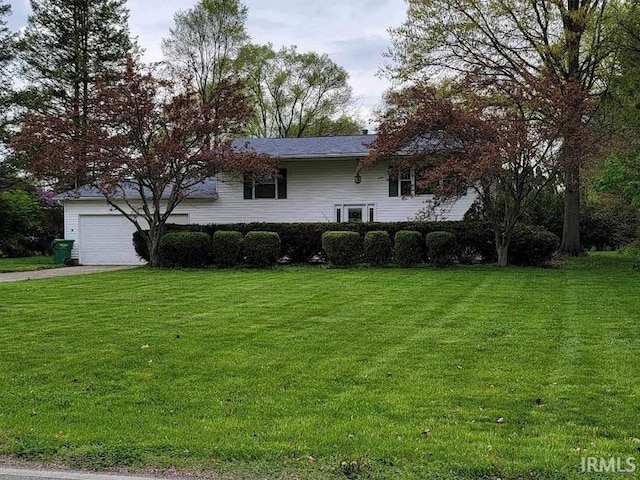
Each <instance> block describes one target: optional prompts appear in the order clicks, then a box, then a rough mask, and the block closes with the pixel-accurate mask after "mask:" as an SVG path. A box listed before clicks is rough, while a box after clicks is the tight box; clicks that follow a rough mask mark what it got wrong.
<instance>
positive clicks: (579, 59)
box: [389, 0, 616, 254]
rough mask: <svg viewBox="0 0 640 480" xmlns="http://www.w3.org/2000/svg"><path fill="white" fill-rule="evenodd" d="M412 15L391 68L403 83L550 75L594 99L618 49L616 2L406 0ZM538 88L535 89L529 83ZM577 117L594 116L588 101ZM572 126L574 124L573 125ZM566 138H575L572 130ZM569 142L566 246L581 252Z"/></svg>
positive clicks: (395, 34)
mask: <svg viewBox="0 0 640 480" xmlns="http://www.w3.org/2000/svg"><path fill="white" fill-rule="evenodd" d="M407 3H408V7H409V8H408V18H407V21H406V22H405V24H404V25H402V26H400V27H399V28H397V29H394V30H393V31H392V38H393V48H392V49H391V52H390V56H391V58H392V59H393V60H394V61H395V63H394V64H393V65H391V66H390V68H389V73H390V74H391V76H393V77H394V78H397V79H399V80H401V81H410V80H416V79H420V80H422V79H424V78H425V76H427V77H430V78H439V79H441V78H442V77H443V76H458V75H460V74H467V73H470V72H476V73H480V74H482V75H484V76H486V77H487V79H508V80H509V81H511V82H518V83H521V84H522V85H523V86H525V87H526V86H529V85H528V82H529V81H530V80H531V79H533V80H534V81H537V79H539V78H540V77H541V76H550V77H551V78H552V80H553V81H554V82H556V83H557V84H558V85H560V86H561V87H564V86H566V89H567V97H568V98H569V97H570V98H573V99H575V100H580V99H582V100H584V102H586V100H587V98H588V96H585V95H573V94H572V93H570V92H571V91H573V90H575V89H576V87H579V88H580V89H582V90H583V91H584V92H586V93H588V94H589V96H591V97H592V98H601V96H602V95H603V94H604V93H605V92H606V91H607V88H608V82H609V77H610V75H611V70H610V68H609V67H610V63H608V60H609V59H610V58H611V56H612V54H613V53H614V51H615V49H616V46H615V45H614V44H613V42H609V41H608V40H607V39H608V38H609V37H608V36H607V28H608V26H609V25H611V22H610V21H609V19H608V18H607V16H608V14H609V6H610V4H611V3H612V2H611V1H610V0H496V1H487V0H407ZM529 87H530V89H531V90H532V91H533V86H529ZM582 100H581V101H576V102H575V103H574V104H573V105H572V109H573V117H574V118H579V119H580V120H581V121H582V122H583V123H587V122H589V121H590V118H589V115H588V114H587V110H589V111H590V107H589V106H587V104H586V103H584V102H583V101H582ZM571 123H572V124H573V122H571ZM562 135H563V136H564V137H567V138H569V137H572V136H575V132H574V131H573V130H571V129H570V128H567V129H566V130H565V131H563V132H562ZM573 143H574V142H572V141H569V142H566V144H565V146H564V147H563V155H562V157H561V159H560V162H561V163H562V164H563V174H564V188H565V209H564V229H563V239H562V245H561V249H562V250H563V251H565V252H567V253H570V254H579V253H581V245H580V230H579V225H580V167H581V158H580V152H577V151H575V150H573V149H572V148H571V144H573Z"/></svg>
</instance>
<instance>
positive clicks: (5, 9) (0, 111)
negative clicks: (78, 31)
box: [0, 0, 15, 179]
mask: <svg viewBox="0 0 640 480" xmlns="http://www.w3.org/2000/svg"><path fill="white" fill-rule="evenodd" d="M10 13H11V5H9V4H5V3H4V0H0V158H1V157H2V153H3V152H2V147H3V144H4V143H5V142H6V141H7V139H8V136H9V130H8V129H7V127H8V121H9V118H8V117H9V114H8V113H9V110H10V109H9V105H10V104H11V101H12V99H11V97H12V90H13V89H12V82H13V79H12V78H11V72H10V66H11V62H12V60H13V57H14V54H15V49H14V35H13V33H12V32H11V31H10V30H9V29H8V28H7V21H6V19H5V16H6V15H9V14H10ZM0 161H2V160H0ZM1 178H2V173H1V172H0V179H1Z"/></svg>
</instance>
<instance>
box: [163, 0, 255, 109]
mask: <svg viewBox="0 0 640 480" xmlns="http://www.w3.org/2000/svg"><path fill="white" fill-rule="evenodd" d="M246 21H247V8H246V7H245V6H244V5H243V3H242V2H241V1H240V0H200V1H199V2H198V3H197V4H196V5H195V6H194V7H193V8H191V9H189V10H180V11H178V12H177V13H176V14H175V16H174V24H175V25H174V26H173V28H171V30H170V32H169V37H167V38H165V39H163V40H162V51H163V53H164V55H165V57H166V60H167V63H168V64H169V67H170V69H171V71H172V73H173V74H174V75H175V76H177V77H182V78H190V79H191V80H192V81H193V83H194V87H195V89H196V91H197V92H198V94H199V95H200V97H201V98H202V99H205V100H206V99H207V97H209V96H210V95H212V94H213V91H214V87H215V86H216V85H217V84H218V83H220V82H221V81H223V80H226V79H229V78H231V77H233V76H235V74H236V59H237V57H238V54H239V51H240V49H241V47H242V46H243V45H245V44H246V43H248V41H249V36H248V34H247V32H246V30H245V22H246Z"/></svg>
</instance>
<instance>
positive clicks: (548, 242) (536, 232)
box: [508, 225, 560, 267]
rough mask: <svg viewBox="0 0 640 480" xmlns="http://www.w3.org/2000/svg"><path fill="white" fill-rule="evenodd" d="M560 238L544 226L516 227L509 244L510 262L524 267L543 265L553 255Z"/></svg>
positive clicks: (558, 245)
mask: <svg viewBox="0 0 640 480" xmlns="http://www.w3.org/2000/svg"><path fill="white" fill-rule="evenodd" d="M558 247H560V239H559V238H558V236H557V235H556V234H555V233H551V232H550V231H549V230H547V229H546V228H544V227H537V226H531V225H521V226H518V227H516V229H515V230H514V232H513V236H512V237H511V243H510V244H509V254H508V255H509V264H511V265H520V266H523V267H529V266H541V265H544V264H545V263H547V262H548V261H549V260H551V258H552V257H553V254H554V253H555V252H556V251H557V250H558Z"/></svg>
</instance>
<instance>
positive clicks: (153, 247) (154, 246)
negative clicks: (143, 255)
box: [147, 238, 160, 267]
mask: <svg viewBox="0 0 640 480" xmlns="http://www.w3.org/2000/svg"><path fill="white" fill-rule="evenodd" d="M147 247H148V249H149V266H150V267H159V266H160V242H157V241H155V240H154V239H153V238H149V241H148V242H147Z"/></svg>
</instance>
